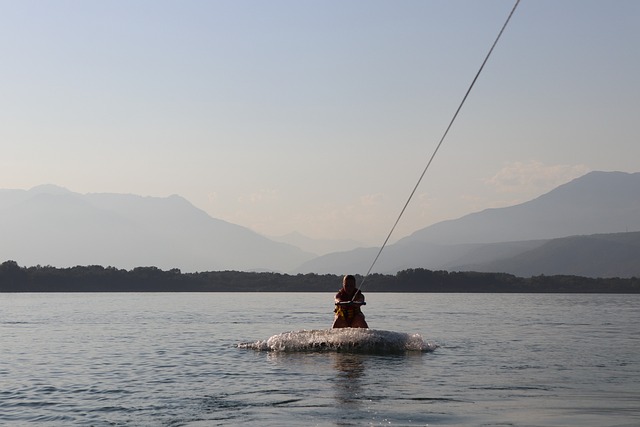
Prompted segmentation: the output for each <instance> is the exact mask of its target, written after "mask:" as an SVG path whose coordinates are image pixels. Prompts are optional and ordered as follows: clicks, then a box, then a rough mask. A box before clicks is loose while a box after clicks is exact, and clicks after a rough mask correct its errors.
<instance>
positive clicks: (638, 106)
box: [0, 0, 640, 245]
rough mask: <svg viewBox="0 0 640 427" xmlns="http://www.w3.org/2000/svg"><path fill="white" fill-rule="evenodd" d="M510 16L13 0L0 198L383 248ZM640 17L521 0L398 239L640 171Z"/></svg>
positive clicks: (473, 9) (636, 5)
mask: <svg viewBox="0 0 640 427" xmlns="http://www.w3.org/2000/svg"><path fill="white" fill-rule="evenodd" d="M513 5H514V1H507V0H484V1H476V0H441V1H433V0H419V1H418V0H415V1H413V0H411V1H410V0H387V1H379V0H349V1H343V0H340V1H336V0H322V1H320V0H318V1H310V0H273V1H263V0H233V1H232V0H229V1H214V0H211V1H194V0H183V1H164V0H153V1H140V0H132V1H81V0H73V1H68V0H58V1H44V0H40V1H33V0H21V1H15V0H0V52H1V55H2V61H1V64H2V65H1V66H0V120H1V125H0V188H6V189H29V188H32V187H34V186H37V185H41V184H55V185H59V186H62V187H65V188H67V189H69V190H71V191H74V192H78V193H82V194H84V193H128V194H138V195H142V196H155V197H166V196H170V195H173V194H178V195H180V196H182V197H184V198H186V199H187V200H189V201H190V202H191V203H192V204H194V205H195V206H196V207H198V208H200V209H202V210H204V211H206V212H207V213H209V214H210V215H211V216H212V217H215V218H219V219H223V220H225V221H229V222H231V223H234V224H238V225H242V226H245V227H248V228H250V229H252V230H254V231H257V232H259V233H261V234H264V235H266V236H280V235H284V234H288V233H291V232H294V231H296V232H299V233H302V234H304V235H306V236H309V237H312V238H318V239H354V240H357V241H360V242H363V243H366V244H371V245H379V244H381V243H382V241H383V240H384V239H385V237H386V236H387V234H388V232H389V230H390V229H391V226H392V225H393V223H394V222H395V220H396V218H397V217H398V214H399V213H400V210H401V209H402V207H403V205H404V203H405V202H406V200H407V198H408V197H409V194H410V193H411V190H412V189H413V187H414V186H415V184H416V182H417V180H418V178H419V176H420V174H421V173H422V171H423V169H424V167H425V166H426V164H427V161H428V159H429V157H430V156H431V154H432V152H433V151H434V149H435V147H436V145H437V143H438V141H439V140H440V138H441V137H442V135H443V132H444V131H445V129H446V126H447V125H448V124H449V121H450V120H451V118H452V116H453V114H454V112H455V110H456V108H457V107H458V105H459V104H460V102H461V100H462V97H463V95H464V93H465V92H466V90H467V88H468V87H469V85H470V83H471V81H472V79H473V77H474V76H475V74H476V72H477V71H478V68H479V67H480V64H481V63H482V61H483V59H484V57H485V56H486V54H487V52H488V50H489V48H490V46H491V44H492V43H493V41H494V39H495V38H496V36H497V34H498V31H499V29H500V28H501V26H502V24H503V23H504V21H505V19H506V17H507V16H508V14H509V12H510V11H511V9H512V7H513ZM639 76H640V2H638V1H635V0H627V1H624V0H616V1H610V0H601V1H593V0H564V1H556V0H535V1H534V0H523V1H522V2H521V3H520V5H519V6H518V8H517V10H516V12H515V14H514V16H513V18H512V20H511V22H510V24H509V26H508V27H507V29H506V31H505V33H504V34H503V36H502V38H501V40H500V42H499V43H498V45H497V46H496V48H495V50H494V52H493V54H492V56H491V58H490V59H489V62H488V63H487V65H486V66H485V68H484V70H483V72H482V74H481V76H480V78H479V79H478V81H477V83H476V85H475V87H474V88H473V91H472V92H471V94H470V96H469V98H468V99H467V101H466V103H465V105H464V107H463V109H462V111H461V113H460V115H459V116H458V118H457V120H456V122H455V123H454V125H453V128H452V129H451V131H450V132H449V134H448V136H447V138H446V139H445V141H444V143H443V145H442V147H441V148H440V150H439V152H438V154H437V155H436V157H435V159H434V161H433V163H432V164H431V166H430V168H429V169H428V171H427V173H426V174H425V176H424V178H423V180H422V183H421V185H420V186H419V187H418V189H417V191H416V194H415V195H414V197H413V199H412V201H411V203H410V204H409V207H408V208H407V210H406V211H405V213H404V215H403V216H402V218H401V220H400V222H399V224H398V226H397V228H396V230H395V232H394V235H393V237H392V239H391V241H395V240H397V239H400V238H401V237H404V236H406V235H409V234H411V233H412V232H414V231H416V230H418V229H421V228H424V227H426V226H428V225H431V224H434V223H437V222H440V221H443V220H447V219H455V218H458V217H461V216H463V215H465V214H468V213H471V212H477V211H480V210H483V209H486V208H494V207H503V206H511V205H514V204H518V203H521V202H524V201H527V200H531V199H533V198H535V197H538V196H540V195H542V194H544V193H546V192H548V191H550V190H552V189H553V188H555V187H557V186H558V185H560V184H563V183H565V182H568V181H570V180H571V179H573V178H576V177H578V176H581V175H583V174H585V173H587V172H589V171H593V170H605V171H612V170H616V171H625V172H638V171H640V160H639V159H640V143H639V142H640V141H638V139H639V138H638V135H639V131H638V120H639V118H640V77H639Z"/></svg>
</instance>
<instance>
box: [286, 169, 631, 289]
mask: <svg viewBox="0 0 640 427" xmlns="http://www.w3.org/2000/svg"><path fill="white" fill-rule="evenodd" d="M639 230H640V173H632V174H631V173H624V172H591V173H588V174H586V175H584V176H582V177H580V178H577V179H575V180H573V181H571V182H569V183H567V184H564V185H561V186H559V187H557V188H556V189H554V190H552V191H550V192H548V193H546V194H544V195H542V196H540V197H538V198H536V199H533V200H531V201H528V202H525V203H522V204H519V205H515V206H510V207H505V208H496V209H487V210H484V211H481V212H477V213H472V214H469V215H465V216H463V217H461V218H459V219H455V220H448V221H443V222H440V223H437V224H434V225H431V226H429V227H426V228H423V229H420V230H418V231H416V232H414V233H413V234H411V235H410V236H407V237H405V238H403V239H401V240H399V241H398V242H397V243H395V244H393V245H389V246H388V247H387V248H385V250H384V252H383V253H382V255H381V257H380V258H379V260H378V262H377V264H376V265H375V267H374V269H373V271H374V272H380V273H395V272H397V271H400V270H403V269H407V268H427V269H432V270H439V269H442V270H450V271H452V270H456V271H461V270H464V269H476V270H478V271H492V272H509V273H513V274H522V275H537V274H575V273H573V272H576V271H582V272H583V273H584V274H585V275H588V276H590V277H611V276H620V277H630V276H631V275H633V274H634V273H633V272H634V271H637V269H635V268H634V267H633V266H632V265H631V264H634V263H635V265H639V264H640V258H638V256H637V252H634V251H635V249H634V246H633V244H631V246H624V245H622V246H620V245H618V244H617V243H615V241H616V240H617V239H618V237H616V238H609V239H602V238H595V237H594V238H592V239H587V240H585V238H575V239H568V240H566V241H562V242H558V241H555V239H562V238H568V237H570V236H586V235H593V234H613V233H622V234H626V232H633V231H639ZM629 239H630V240H634V237H633V236H632V237H630V238H629ZM552 240H553V241H554V242H552ZM585 242H588V243H589V244H590V245H591V246H592V247H591V249H590V250H589V251H584V250H583V249H584V247H581V245H584V244H585ZM613 246H616V249H615V251H613V252H611V251H612V250H613V249H612V247H613ZM624 248H626V251H625V250H624ZM552 249H553V250H552ZM378 250H379V248H365V249H358V250H353V251H347V252H342V253H332V254H327V255H324V256H322V257H318V258H315V259H313V260H310V261H307V262H305V263H303V264H302V265H301V266H300V267H298V268H297V269H296V270H295V271H296V272H300V273H304V272H315V273H336V274H337V273H343V272H352V273H360V274H362V273H366V271H367V270H368V268H369V267H370V264H371V262H372V261H373V259H374V257H375V255H376V253H377V252H378ZM604 253H617V254H618V258H616V260H614V259H612V258H615V257H610V256H603V254H604ZM542 254H546V255H547V257H546V258H545V257H543V256H541V255H542ZM577 254H582V256H580V257H578V256H577ZM514 257H517V258H514ZM604 259H608V262H607V263H603V262H601V261H602V260H604ZM581 263H582V264H590V265H591V266H592V267H593V268H592V269H588V268H586V267H585V268H582V269H580V268H577V265H578V264H581ZM616 263H617V267H615V268H614V264H616ZM605 264H606V265H605ZM562 266H565V268H562ZM569 266H573V267H571V268H569ZM596 266H598V267H597V268H596Z"/></svg>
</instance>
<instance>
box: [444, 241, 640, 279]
mask: <svg viewBox="0 0 640 427" xmlns="http://www.w3.org/2000/svg"><path fill="white" fill-rule="evenodd" d="M453 269H454V270H458V271H470V270H471V271H480V272H495V271H500V272H504V273H510V274H514V275H516V276H520V277H529V276H535V275H540V274H544V275H547V276H552V275H572V276H583V277H624V278H629V277H640V232H629V233H615V234H593V235H588V236H571V237H564V238H560V239H552V240H549V241H547V242H544V243H543V244H541V245H539V246H538V247H536V248H533V249H531V250H528V251H525V252H522V253H519V254H517V255H513V256H508V257H504V258H502V259H497V260H494V261H491V262H486V263H480V264H466V265H458V266H456V267H454V268H453Z"/></svg>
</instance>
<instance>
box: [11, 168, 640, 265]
mask: <svg viewBox="0 0 640 427" xmlns="http://www.w3.org/2000/svg"><path fill="white" fill-rule="evenodd" d="M639 231H640V173H632V174H630V173H623V172H591V173H589V174H587V175H584V176H582V177H580V178H577V179H575V180H573V181H571V182H569V183H567V184H564V185H561V186H559V187H557V188H556V189H554V190H552V191H550V192H548V193H547V194H544V195H542V196H540V197H538V198H536V199H533V200H531V201H529V202H526V203H522V204H520V205H516V206H511V207H506V208H499V209H487V210H484V211H482V212H477V213H472V214H469V215H465V216H463V217H461V218H458V219H456V220H450V221H443V222H440V223H437V224H434V225H432V226H429V227H426V228H423V229H421V230H418V231H416V232H415V233H413V234H412V235H410V236H408V237H405V238H403V239H401V240H399V241H398V242H397V243H395V244H393V245H389V246H388V247H387V248H385V251H384V252H383V254H382V256H381V257H380V258H379V260H378V262H377V264H376V266H375V268H374V269H373V272H374V273H375V272H380V273H387V274H394V273H396V272H397V271H400V270H405V269H413V268H425V269H430V270H448V271H464V270H474V271H484V272H506V273H511V274H516V275H520V276H530V275H540V274H545V275H554V274H575V275H584V276H588V277H632V276H640V272H638V266H640V255H639V253H638V247H640V244H639V243H638V239H639V236H640V233H638V232H639ZM282 240H288V241H289V242H292V241H297V242H298V244H300V245H301V246H302V245H304V247H305V248H312V247H314V245H315V250H314V251H305V250H301V249H300V248H299V247H296V246H294V245H292V244H288V243H282V242H277V241H274V240H273V239H270V238H267V237H264V236H262V235H259V234H258V233H255V232H253V231H251V230H249V229H247V228H245V227H242V226H239V225H235V224H231V223H229V222H226V221H223V220H220V219H216V218H213V217H211V216H209V215H208V214H207V213H206V212H204V211H202V210H200V209H198V208H196V207H195V206H193V205H192V204H191V203H189V202H188V201H187V200H185V199H184V198H182V197H180V196H177V195H173V196H169V197H143V196H137V195H131V194H111V193H104V194H97V193H90V194H79V193H74V192H72V191H69V190H67V189H64V188H61V187H56V186H52V185H43V186H38V187H34V188H32V189H31V190H0V262H2V261H5V260H14V261H16V262H17V263H18V264H20V265H24V266H29V265H52V266H56V267H65V266H75V265H103V266H113V267H117V268H135V267H139V266H155V267H158V268H161V269H164V270H168V269H172V268H179V269H181V270H184V271H185V272H195V271H221V270H238V271H277V272H287V273H317V274H324V273H329V274H344V273H360V274H362V273H365V272H366V271H367V269H368V268H369V266H370V264H371V262H372V261H373V259H374V257H375V255H376V253H377V251H378V250H379V248H377V247H376V248H358V249H353V250H344V251H342V252H332V253H326V254H324V255H322V256H319V257H317V256H315V255H314V254H313V253H311V252H316V251H317V252H316V253H322V251H324V250H326V245H327V244H336V242H333V241H331V242H330V241H320V242H317V241H313V240H310V239H308V238H306V237H304V236H301V235H298V234H294V235H290V236H284V237H282ZM339 243H341V244H344V245H345V246H344V247H345V248H348V247H349V245H352V244H353V243H354V242H339ZM322 248H325V249H322ZM318 249H320V250H318Z"/></svg>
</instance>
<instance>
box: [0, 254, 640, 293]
mask: <svg viewBox="0 0 640 427" xmlns="http://www.w3.org/2000/svg"><path fill="white" fill-rule="evenodd" d="M356 277H357V279H358V283H360V282H361V281H362V277H361V276H356ZM341 283H342V277H341V276H339V275H334V274H314V273H308V274H295V275H292V274H284V273H267V272H243V271H207V272H195V273H183V272H181V271H180V270H179V269H177V268H174V269H171V270H161V269H159V268H157V267H136V268H134V269H132V270H124V269H118V268H115V267H103V266H100V265H89V266H76V267H69V268H57V267H52V266H44V267H43V266H40V265H38V266H34V267H21V266H19V265H18V264H17V263H16V262H15V261H5V262H4V263H2V264H0V292H335V291H337V290H338V289H339V288H340V286H341ZM363 291H366V292H470V293H482V292H484V293H492V292H493V293H633V294H637V293H640V278H637V277H632V278H587V277H579V276H564V275H563V276H534V277H529V278H523V277H517V276H514V275H511V274H506V273H478V272H471V271H467V272H448V271H431V270H427V269H423V268H416V269H407V270H403V271H400V272H398V273H397V274H395V275H389V274H371V275H369V276H368V277H367V278H366V282H365V286H364V288H363Z"/></svg>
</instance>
